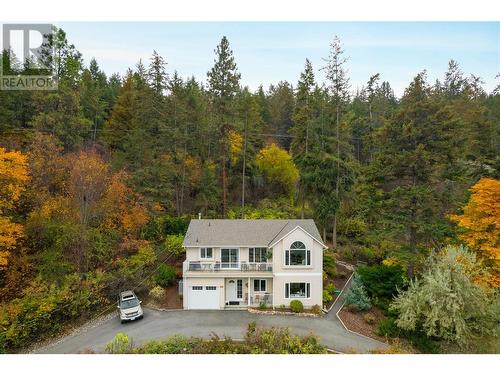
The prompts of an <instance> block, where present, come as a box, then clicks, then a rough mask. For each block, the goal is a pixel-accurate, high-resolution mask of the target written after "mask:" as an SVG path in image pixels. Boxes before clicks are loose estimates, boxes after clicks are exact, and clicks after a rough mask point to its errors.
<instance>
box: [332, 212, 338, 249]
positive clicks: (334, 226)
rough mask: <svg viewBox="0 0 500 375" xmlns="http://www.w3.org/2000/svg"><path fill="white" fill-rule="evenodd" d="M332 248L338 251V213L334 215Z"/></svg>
mask: <svg viewBox="0 0 500 375" xmlns="http://www.w3.org/2000/svg"><path fill="white" fill-rule="evenodd" d="M332 246H333V248H334V249H337V212H335V215H333V228H332Z"/></svg>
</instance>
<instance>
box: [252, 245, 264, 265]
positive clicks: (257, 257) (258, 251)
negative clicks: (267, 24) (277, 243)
mask: <svg viewBox="0 0 500 375" xmlns="http://www.w3.org/2000/svg"><path fill="white" fill-rule="evenodd" d="M248 261H249V262H250V263H266V262H267V248H265V247H251V248H250V249H248Z"/></svg>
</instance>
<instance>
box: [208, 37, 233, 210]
mask: <svg viewBox="0 0 500 375" xmlns="http://www.w3.org/2000/svg"><path fill="white" fill-rule="evenodd" d="M207 77H208V86H209V87H208V91H209V93H210V96H211V98H212V105H213V109H214V114H215V117H216V120H215V121H216V131H217V133H218V135H219V148H220V150H219V159H220V161H219V163H220V173H221V189H222V216H223V217H226V214H227V205H228V202H227V200H228V198H227V163H228V160H229V149H228V134H229V130H231V128H232V127H233V126H234V96H235V94H236V93H237V92H238V90H239V88H240V77H241V76H240V73H239V72H238V69H237V66H236V62H235V61H234V56H233V51H232V50H231V48H230V47H229V41H228V40H227V38H226V37H225V36H224V37H222V40H221V41H220V43H219V45H218V46H217V48H216V50H215V60H214V66H213V67H212V69H211V70H210V71H209V72H208V73H207Z"/></svg>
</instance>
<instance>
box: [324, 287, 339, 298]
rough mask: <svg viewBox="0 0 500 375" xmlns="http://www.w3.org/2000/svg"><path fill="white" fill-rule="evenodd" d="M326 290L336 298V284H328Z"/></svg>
mask: <svg viewBox="0 0 500 375" xmlns="http://www.w3.org/2000/svg"><path fill="white" fill-rule="evenodd" d="M325 289H326V290H327V292H328V293H330V295H331V296H334V295H336V294H337V288H335V285H334V284H328V285H327V286H326V287H325Z"/></svg>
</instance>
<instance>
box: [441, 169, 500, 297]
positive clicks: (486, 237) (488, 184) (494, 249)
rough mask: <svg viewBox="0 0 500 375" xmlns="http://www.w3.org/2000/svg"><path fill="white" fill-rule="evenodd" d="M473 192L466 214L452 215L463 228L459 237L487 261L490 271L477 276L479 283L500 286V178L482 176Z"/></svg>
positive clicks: (452, 218) (464, 210)
mask: <svg viewBox="0 0 500 375" xmlns="http://www.w3.org/2000/svg"><path fill="white" fill-rule="evenodd" d="M470 191H471V192H472V195H471V197H470V199H469V202H468V203H467V204H466V205H465V207H464V208H463V214H462V215H450V219H451V220H453V221H454V222H456V223H457V224H458V227H459V228H460V229H461V231H462V232H461V233H460V234H459V237H460V238H461V239H462V240H463V241H464V242H465V243H466V244H467V245H469V247H470V248H471V249H473V250H475V251H477V253H478V254H479V255H480V256H481V257H482V258H483V259H485V260H486V261H487V262H490V263H492V267H491V270H490V274H489V275H482V276H480V277H478V279H476V280H474V281H475V282H476V283H477V284H488V285H490V286H492V287H495V288H499V287H500V180H496V179H494V178H482V179H481V180H479V181H478V182H477V183H476V184H475V185H474V186H472V187H471V188H470Z"/></svg>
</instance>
